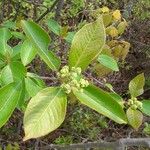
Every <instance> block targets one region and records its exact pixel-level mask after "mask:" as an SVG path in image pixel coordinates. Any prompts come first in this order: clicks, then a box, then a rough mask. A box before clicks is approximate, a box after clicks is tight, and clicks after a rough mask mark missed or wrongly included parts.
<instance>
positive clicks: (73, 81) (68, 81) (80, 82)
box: [57, 66, 89, 94]
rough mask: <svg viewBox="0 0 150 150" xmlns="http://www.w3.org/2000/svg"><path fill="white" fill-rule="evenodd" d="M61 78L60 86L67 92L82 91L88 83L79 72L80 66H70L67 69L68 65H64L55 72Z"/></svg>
mask: <svg viewBox="0 0 150 150" xmlns="http://www.w3.org/2000/svg"><path fill="white" fill-rule="evenodd" d="M57 75H58V77H59V78H61V80H62V82H63V83H62V85H61V87H62V88H63V89H64V90H65V92H66V93H67V94H69V93H70V92H71V91H72V90H79V91H81V92H82V91H83V88H84V87H87V86H88V85H89V82H88V81H87V80H85V79H84V78H83V76H82V74H81V68H79V67H77V68H75V67H72V68H71V69H69V67H68V66H64V67H63V68H62V69H61V70H60V72H59V73H58V74H57Z"/></svg>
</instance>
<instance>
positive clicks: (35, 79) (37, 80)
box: [27, 72, 45, 87]
mask: <svg viewBox="0 0 150 150" xmlns="http://www.w3.org/2000/svg"><path fill="white" fill-rule="evenodd" d="M27 77H30V78H32V79H33V80H34V81H35V82H36V83H37V85H39V86H41V87H45V82H44V81H43V80H41V79H40V77H39V76H38V75H37V74H34V73H31V72H27Z"/></svg>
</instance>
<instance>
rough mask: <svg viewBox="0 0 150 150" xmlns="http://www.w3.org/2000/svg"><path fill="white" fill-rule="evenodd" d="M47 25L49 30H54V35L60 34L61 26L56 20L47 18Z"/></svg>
mask: <svg viewBox="0 0 150 150" xmlns="http://www.w3.org/2000/svg"><path fill="white" fill-rule="evenodd" d="M47 25H48V27H49V29H50V31H52V32H54V33H55V34H56V35H60V31H61V26H60V25H59V24H58V22H57V21H55V20H53V19H49V20H48V21H47Z"/></svg>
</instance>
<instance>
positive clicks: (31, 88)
mask: <svg viewBox="0 0 150 150" xmlns="http://www.w3.org/2000/svg"><path fill="white" fill-rule="evenodd" d="M25 86H26V90H27V92H28V94H29V96H31V97H33V96H35V95H36V94H37V93H38V92H39V91H40V90H42V89H43V88H44V87H45V86H40V85H38V83H37V82H36V80H34V78H30V77H27V78H25Z"/></svg>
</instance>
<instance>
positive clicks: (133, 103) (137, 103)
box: [128, 97, 142, 110]
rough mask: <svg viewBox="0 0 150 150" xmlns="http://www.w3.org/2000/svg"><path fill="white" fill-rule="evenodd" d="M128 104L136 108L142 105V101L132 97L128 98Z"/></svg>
mask: <svg viewBox="0 0 150 150" xmlns="http://www.w3.org/2000/svg"><path fill="white" fill-rule="evenodd" d="M128 105H129V106H131V108H132V109H134V110H136V109H137V108H141V107H142V102H140V101H138V100H137V98H135V97H133V98H131V99H129V101H128Z"/></svg>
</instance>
